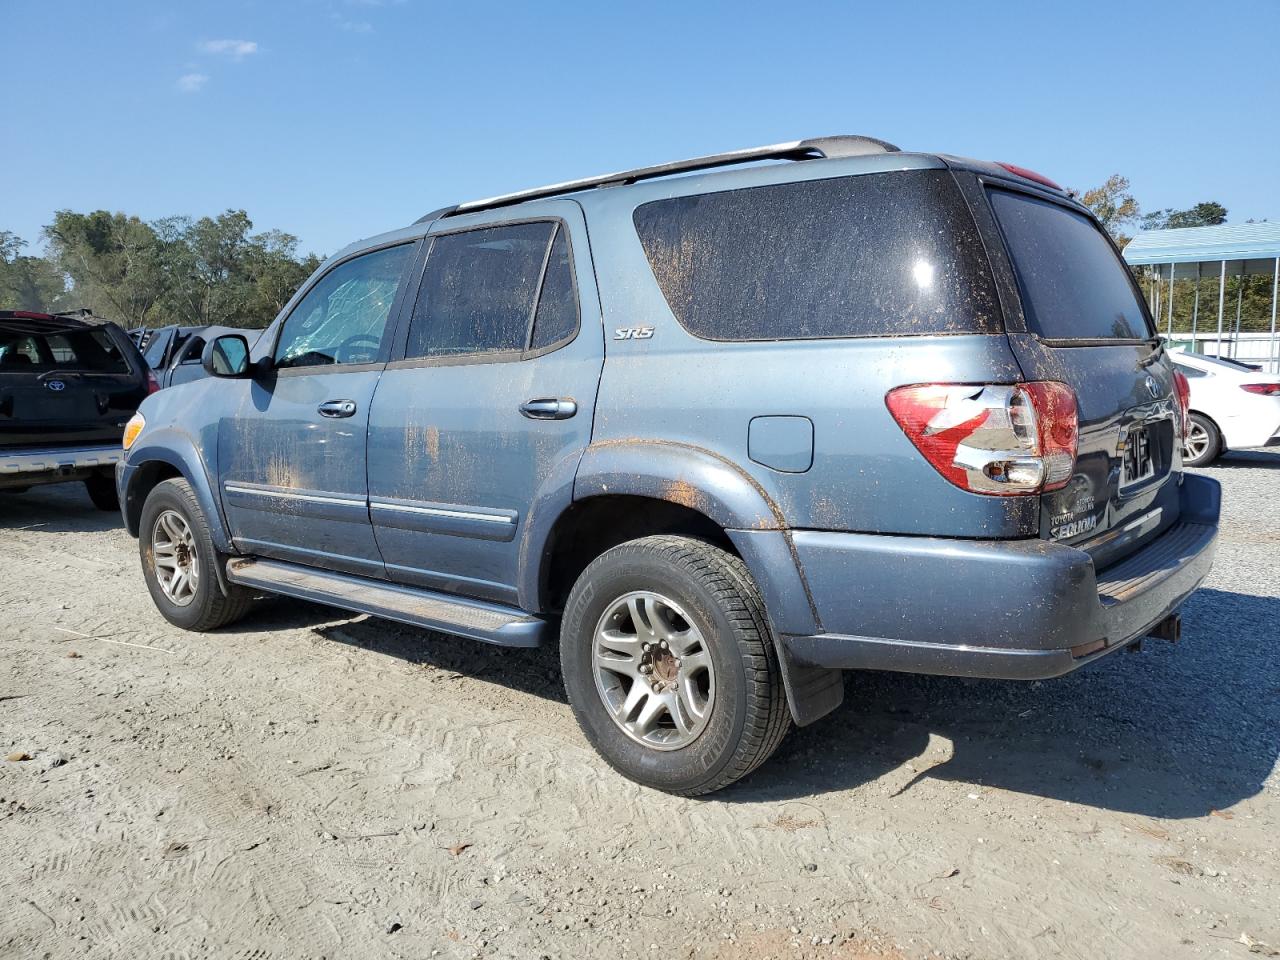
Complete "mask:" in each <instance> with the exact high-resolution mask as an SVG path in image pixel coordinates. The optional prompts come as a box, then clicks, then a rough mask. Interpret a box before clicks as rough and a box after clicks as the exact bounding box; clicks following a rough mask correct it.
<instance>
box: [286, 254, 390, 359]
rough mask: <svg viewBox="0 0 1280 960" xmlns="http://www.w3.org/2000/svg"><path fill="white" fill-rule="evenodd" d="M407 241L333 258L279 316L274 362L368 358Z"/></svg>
mask: <svg viewBox="0 0 1280 960" xmlns="http://www.w3.org/2000/svg"><path fill="white" fill-rule="evenodd" d="M412 249H413V245H412V244H401V245H400V246H398V247H387V248H386V249H385V250H376V251H374V252H373V253H366V254H364V255H362V256H359V257H355V258H353V259H351V260H347V261H345V262H344V263H341V264H339V265H338V266H336V267H334V268H333V269H332V270H330V271H329V272H328V273H327V274H325V275H324V276H323V277H322V278H321V279H320V281H319V282H318V283H316V285H315V286H314V287H312V288H311V290H310V291H308V293H307V295H306V296H305V297H303V298H302V301H301V302H300V303H299V304H298V305H297V306H296V307H294V308H293V311H292V312H291V313H290V314H289V316H288V317H286V318H285V321H284V326H283V328H282V329H281V331H280V339H279V341H278V342H277V343H276V353H275V359H276V366H278V367H311V366H328V365H332V364H339V363H373V362H375V361H376V360H377V359H378V357H379V356H380V355H381V350H382V342H383V337H384V335H385V334H386V327H387V317H388V316H389V315H390V313H391V305H392V303H394V302H395V298H396V289H397V287H399V285H400V277H401V274H402V273H403V271H404V266H405V263H406V261H407V258H408V256H409V253H410V251H411V250H412Z"/></svg>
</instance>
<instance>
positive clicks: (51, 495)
mask: <svg viewBox="0 0 1280 960" xmlns="http://www.w3.org/2000/svg"><path fill="white" fill-rule="evenodd" d="M123 526H124V521H123V520H122V519H121V518H120V513H119V511H116V510H112V511H107V510H99V509H98V508H97V507H95V506H94V505H93V504H92V503H91V502H90V501H89V494H87V493H86V492H85V489H84V484H83V483H80V482H79V481H74V482H67V483H52V484H48V485H45V486H39V487H32V488H31V489H30V490H27V491H26V492H25V493H10V492H8V491H5V490H0V532H3V531H5V530H24V531H29V532H31V533H66V532H69V531H75V532H89V531H102V530H114V529H115V528H117V527H123Z"/></svg>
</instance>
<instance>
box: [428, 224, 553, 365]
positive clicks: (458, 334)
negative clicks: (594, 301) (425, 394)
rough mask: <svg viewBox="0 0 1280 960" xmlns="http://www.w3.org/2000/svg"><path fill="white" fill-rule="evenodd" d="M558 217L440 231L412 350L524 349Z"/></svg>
mask: <svg viewBox="0 0 1280 960" xmlns="http://www.w3.org/2000/svg"><path fill="white" fill-rule="evenodd" d="M555 229H556V225H555V224H554V223H546V222H544V223H518V224H511V225H509V226H501V227H485V228H483V229H481V230H468V231H465V232H463V233H449V234H445V235H444V236H440V237H436V238H435V239H434V241H433V242H432V244H431V252H430V253H429V254H428V256H427V266H426V271H425V272H424V273H423V275H422V286H421V287H420V288H419V291H418V300H417V303H416V304H414V308H413V319H412V320H411V321H410V324H409V340H408V345H407V348H406V351H405V356H406V357H438V356H460V355H465V354H473V353H492V352H506V351H522V350H524V348H525V341H526V338H527V337H528V335H529V322H530V320H531V319H532V317H533V309H534V300H535V297H536V295H537V292H538V280H539V278H540V277H541V276H542V266H543V263H544V262H545V261H546V259H547V245H548V244H549V243H550V242H551V235H552V233H553V232H554V231H555Z"/></svg>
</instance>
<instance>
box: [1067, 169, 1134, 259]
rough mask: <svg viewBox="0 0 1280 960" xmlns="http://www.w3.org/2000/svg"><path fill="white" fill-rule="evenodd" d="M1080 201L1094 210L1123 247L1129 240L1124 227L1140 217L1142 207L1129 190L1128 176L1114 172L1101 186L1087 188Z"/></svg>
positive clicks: (1095, 214)
mask: <svg viewBox="0 0 1280 960" xmlns="http://www.w3.org/2000/svg"><path fill="white" fill-rule="evenodd" d="M1080 202H1081V203H1083V204H1084V205H1085V206H1086V207H1088V208H1089V209H1090V210H1092V211H1093V215H1094V216H1095V217H1097V218H1098V220H1099V221H1101V223H1102V225H1103V226H1104V227H1106V229H1107V233H1109V234H1111V237H1112V239H1113V240H1115V242H1116V243H1117V244H1119V245H1120V246H1121V247H1123V246H1124V245H1125V244H1126V243H1128V242H1129V240H1130V237H1129V236H1127V235H1126V234H1125V233H1124V229H1125V227H1127V226H1129V225H1130V224H1131V223H1133V222H1134V221H1135V220H1137V219H1138V215H1139V214H1140V213H1141V208H1140V207H1139V206H1138V201H1137V200H1135V199H1134V197H1133V194H1131V193H1130V192H1129V180H1128V178H1127V177H1122V176H1121V175H1120V174H1118V173H1113V174H1112V175H1111V176H1109V177H1107V179H1106V180H1105V181H1104V182H1103V183H1102V184H1101V185H1100V186H1097V187H1094V188H1093V189H1092V190H1086V191H1085V192H1084V196H1082V197H1081V198H1080Z"/></svg>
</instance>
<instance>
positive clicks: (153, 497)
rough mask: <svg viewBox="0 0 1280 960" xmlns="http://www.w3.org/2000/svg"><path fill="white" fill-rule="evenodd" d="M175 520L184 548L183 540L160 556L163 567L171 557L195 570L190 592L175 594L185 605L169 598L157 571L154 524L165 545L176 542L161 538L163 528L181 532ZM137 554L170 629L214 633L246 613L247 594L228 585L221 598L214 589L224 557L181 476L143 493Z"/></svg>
mask: <svg viewBox="0 0 1280 960" xmlns="http://www.w3.org/2000/svg"><path fill="white" fill-rule="evenodd" d="M175 515H176V517H177V518H178V519H179V520H180V521H181V524H185V526H186V530H187V532H188V533H189V537H190V539H189V544H188V543H186V542H185V541H184V542H183V543H182V544H179V546H178V548H177V549H176V551H164V554H163V555H162V564H163V559H164V558H165V557H167V556H170V555H172V556H173V557H175V558H181V559H183V560H185V561H186V564H187V567H188V569H192V568H194V570H195V571H196V576H195V577H194V578H193V579H189V580H188V581H187V586H188V587H189V588H190V589H189V591H179V592H186V594H187V595H186V596H185V602H182V601H180V600H175V599H173V598H171V597H170V595H169V593H168V592H166V586H165V585H164V583H162V580H161V574H160V573H158V572H157V563H156V553H157V548H156V545H157V525H158V524H161V523H164V524H165V528H162V532H161V534H160V536H161V537H162V538H163V539H164V540H166V541H169V542H170V543H171V544H172V543H178V540H179V538H177V537H171V536H169V535H168V534H165V533H163V530H164V529H167V528H174V527H178V528H180V527H181V524H179V523H178V520H175V519H174V516H175ZM138 553H139V555H140V556H141V558H142V574H143V576H144V577H145V578H146V581H147V589H148V590H149V591H150V592H151V599H152V600H153V601H155V605H156V609H157V610H159V611H160V614H161V616H163V617H164V618H165V619H166V620H168V621H169V622H170V623H172V624H174V625H175V626H178V627H182V628H183V629H184V630H195V631H201V632H202V631H205V630H216V629H217V628H218V627H222V626H226V625H227V624H229V623H232V622H234V621H236V620H239V619H240V618H241V617H243V616H244V615H245V613H246V612H247V611H248V609H249V606H250V603H251V601H252V594H251V593H250V592H249V591H247V590H245V589H244V588H243V587H237V586H233V585H228V590H229V593H228V594H227V595H225V596H224V595H223V593H222V590H221V589H220V588H219V587H218V576H217V573H216V568H217V565H218V564H221V563H223V562H224V561H225V559H226V558H225V557H223V556H222V555H221V554H220V553H218V551H217V550H216V549H215V548H214V545H213V539H212V538H211V537H210V536H209V524H208V522H207V521H206V520H205V517H204V512H203V511H202V510H201V509H200V504H199V503H198V502H197V500H196V495H195V493H194V492H193V491H192V489H191V485H190V484H189V483H187V481H186V480H183V479H182V478H180V477H175V478H174V479H172V480H165V481H163V482H162V483H158V484H156V486H155V487H154V488H153V489H152V491H151V493H150V494H148V496H147V500H146V503H144V504H143V506H142V517H141V520H140V522H139V524H138ZM192 561H194V563H193V562H192ZM163 569H165V570H168V569H169V567H168V566H167V565H165V566H164V568H163Z"/></svg>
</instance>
